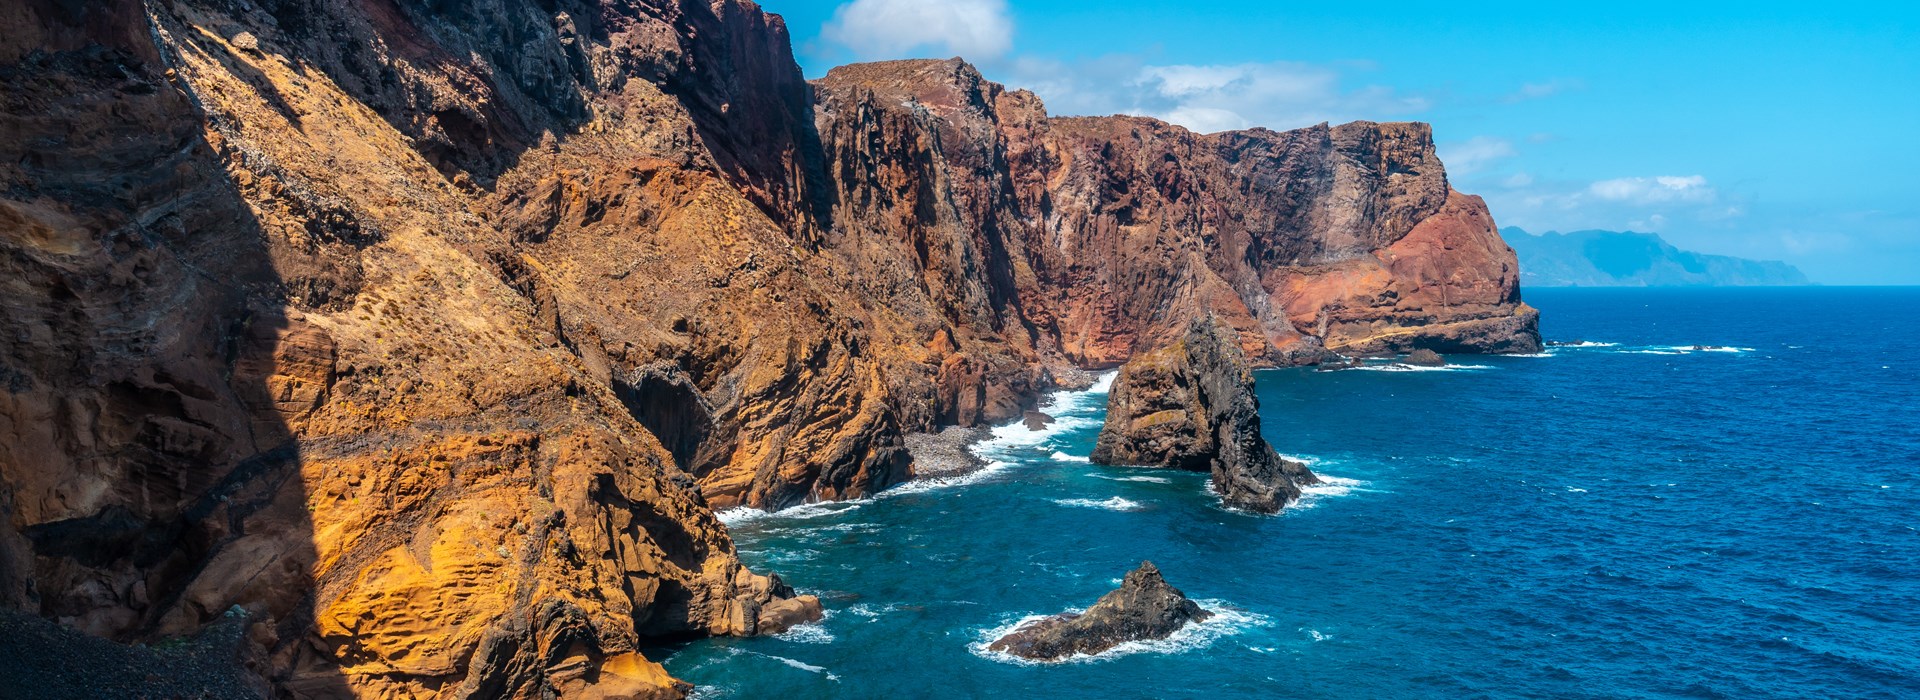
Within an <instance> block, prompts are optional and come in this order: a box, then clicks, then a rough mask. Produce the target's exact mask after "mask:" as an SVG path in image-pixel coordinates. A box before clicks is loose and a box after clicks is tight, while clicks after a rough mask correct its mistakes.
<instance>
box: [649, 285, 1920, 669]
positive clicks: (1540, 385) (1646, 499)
mask: <svg viewBox="0 0 1920 700" xmlns="http://www.w3.org/2000/svg"><path fill="white" fill-rule="evenodd" d="M1527 297H1528V300H1529V302H1530V303H1532V304H1534V305H1535V306H1537V307H1539V308H1540V309H1541V310H1542V311H1543V313H1544V316H1543V322H1542V330H1543V332H1544V334H1545V335H1546V337H1547V338H1548V339H1550V340H1557V341H1563V342H1570V341H1575V340H1579V341H1586V343H1585V344H1584V345H1582V346H1579V347H1559V348H1553V349H1551V350H1549V351H1548V352H1546V353H1543V354H1542V355H1541V356H1536V357H1463V356H1457V357H1453V358H1450V359H1451V360H1452V361H1454V362H1455V363H1458V365H1457V366H1455V367H1452V368H1448V369H1445V370H1438V371H1411V370H1410V369H1409V368H1398V367H1392V366H1380V367H1374V368H1368V369H1363V370H1345V371H1338V372H1313V371H1307V370H1274V371H1263V372H1259V373H1257V374H1258V382H1259V394H1260V399H1261V415H1262V418H1263V420H1264V429H1265V431H1266V434H1267V436H1268V438H1269V440H1270V441H1272V442H1273V444H1274V445H1275V446H1276V447H1277V448H1278V449H1279V450H1280V451H1281V452H1283V453H1286V454H1291V455H1298V456H1301V457H1305V458H1307V459H1309V461H1310V462H1311V463H1312V466H1313V467H1314V469H1315V470H1316V471H1318V472H1319V473H1321V474H1323V475H1325V476H1327V477H1330V482H1331V483H1330V484H1328V485H1325V486H1321V487H1316V488H1314V489H1312V493H1310V494H1309V496H1308V497H1307V498H1306V499H1305V500H1304V501H1303V502H1302V503H1300V504H1299V505H1297V506H1294V507H1292V508H1290V509H1288V510H1287V511H1285V512H1283V513H1282V514H1280V515H1277V516H1270V517H1259V516H1252V515H1245V514H1240V513H1235V512H1229V511H1225V510H1222V509H1221V508H1219V507H1218V506H1217V505H1216V500H1215V498H1214V497H1212V496H1210V495H1209V494H1208V493H1207V492H1206V490H1205V484H1206V478H1205V477H1204V476H1203V475H1197V474H1181V473H1168V472H1163V471H1158V470H1149V469H1129V468H1112V467H1100V466H1095V465H1092V464H1088V463H1086V462H1085V461H1084V456H1085V455H1087V454H1088V453H1089V451H1090V450H1091V447H1092V442H1093V439H1094V436H1095V435H1096V434H1097V432H1098V430H1099V425H1100V418H1101V413H1102V410H1103V408H1104V401H1105V395H1104V394H1101V393H1097V392H1094V393H1083V394H1077V395H1062V396H1061V397H1060V399H1059V403H1058V405H1056V406H1055V407H1054V409H1053V412H1054V413H1056V414H1057V415H1059V416H1060V419H1061V420H1060V422H1059V423H1057V424H1056V425H1055V426H1054V428H1053V429H1051V430H1049V431H1045V432H1041V433H1034V432H1030V431H1027V430H1025V429H1024V428H1023V427H1018V426H1014V427H1008V428H1002V429H1000V430H999V431H997V432H996V438H995V439H994V440H992V441H990V442H988V443H985V444H983V445H982V447H981V448H980V449H981V450H982V451H983V452H984V453H985V454H987V455H988V456H990V457H992V458H993V459H995V460H997V462H996V464H995V466H994V467H993V468H991V469H989V470H987V471H985V472H982V473H980V474H977V475H975V476H972V477H969V478H966V479H961V480H957V481H956V482H951V483H939V484H930V483H916V484H912V485H909V486H906V487H903V488H899V489H896V490H894V491H890V492H888V493H887V494H885V495H883V496H882V497H880V498H878V499H874V500H871V501H865V502H858V503H849V504H826V505H814V506H804V507H801V508H799V509H795V510H790V511H785V512H782V513H777V514H766V515H762V514H742V513H733V514H729V516H728V519H729V520H730V527H731V529H732V531H733V533H734V536H735V538H736V540H737V541H738V543H739V545H740V547H741V550H742V556H743V557H744V558H745V559H746V560H747V562H748V563H749V564H750V565H752V566H753V567H754V568H755V569H757V570H770V571H777V572H779V573H780V574H782V575H783V576H785V577H786V578H787V579H788V580H789V581H790V582H792V583H794V584H795V585H796V586H797V587H799V588H800V589H801V590H803V591H807V592H812V593H816V594H818V595H820V596H821V597H822V598H823V599H824V601H825V603H826V607H827V609H828V611H829V615H828V617H827V618H826V620H825V621H823V622H822V623H820V624H818V625H810V626H806V627H802V628H799V629H798V630H797V631H795V632H790V633H788V634H786V635H782V636H780V637H777V638H763V639H717V640H706V641H701V642H694V643H690V644H687V645H685V646H682V647H679V648H676V649H671V650H665V651H663V652H662V654H663V655H666V656H665V663H666V665H667V668H668V669H669V670H670V671H671V672H672V673H674V674H675V675H676V676H678V677H680V678H683V679H686V680H688V681H691V682H693V683H695V684H697V685H698V686H700V691H699V692H700V693H701V695H702V696H704V697H715V698H720V697H727V698H811V697H844V698H915V697H956V698H985V697H996V698H1009V697H1019V698H1025V697H1050V698H1100V699H1102V700H1111V699H1113V698H1214V699H1218V698H1274V697H1286V698H1401V697H1411V698H1425V697H1446V698H1456V697H1495V698H1504V697H1553V698H1668V697H1689V698H1875V697H1885V698H1895V697H1907V698H1913V697H1920V531H1917V530H1916V529H1915V528H1916V527H1920V478H1916V474H1917V473H1920V326H1917V324H1916V318H1915V315H1914V309H1920V289H1840V288H1835V289H1821V288H1816V289H1786V290H1738V291H1732V290H1689V291H1681V290H1564V291H1562V290H1541V291H1534V290H1529V291H1528V292H1527ZM1695 345H1713V346H1726V347H1727V348H1728V349H1723V350H1710V351H1701V350H1694V349H1692V348H1691V346H1695ZM1143 559H1150V560H1152V561H1154V562H1155V563H1156V564H1157V565H1158V566H1159V567H1160V568H1161V570H1162V571H1163V572H1164V574H1165V575H1166V577H1167V579H1168V580H1169V581H1170V582H1172V583H1173V584H1174V585H1175V586H1178V587H1180V588H1182V589H1184V590H1185V591H1186V592H1187V594H1188V595H1190V596H1192V597H1194V598H1195V599H1198V600H1201V601H1202V604H1203V605H1205V606H1206V607H1209V608H1212V609H1214V610H1216V611H1220V612H1223V613H1224V614H1222V615H1221V616H1219V617H1217V618H1215V619H1214V620H1213V621H1210V622H1208V623H1207V624H1205V625H1202V626H1199V627H1189V628H1188V630H1186V631H1185V632H1183V633H1181V634H1180V635H1177V636H1176V637H1175V638H1174V639H1171V640H1167V641H1164V642H1157V643H1152V644H1143V645H1134V646H1133V647H1132V648H1129V649H1128V650H1127V652H1128V653H1125V654H1121V655H1114V656H1110V657H1108V656H1103V657H1095V658H1093V659H1082V660H1078V661H1075V662H1070V663H1060V664H1032V663H1017V662H1014V661H1013V660H1011V659H1008V658H1005V657H1000V656H997V655H994V654H990V653H986V652H984V650H983V646H984V644H983V643H984V642H985V641H986V640H988V639H990V638H991V637H992V636H994V635H995V634H996V633H998V632H1000V631H1004V630H1005V629H1007V628H1008V627H1009V626H1011V625H1013V624H1015V623H1017V622H1018V621H1019V620H1021V619H1022V618H1024V617H1026V616H1029V615H1034V614H1048V613H1054V612H1058V611H1061V610H1065V609H1072V608H1080V607H1084V606H1086V605H1088V604H1090V603H1092V602H1093V601H1094V600H1095V599H1097V598H1098V597H1099V596H1100V595H1101V594H1102V593H1105V592H1106V591H1108V590H1110V589H1111V588H1113V587H1114V585H1116V583H1117V582H1118V579H1119V577H1120V576H1122V575H1123V574H1125V573H1126V572H1127V571H1128V570H1130V569H1131V568H1133V567H1134V566H1135V565H1137V564H1138V563H1139V562H1140V561H1141V560H1143Z"/></svg>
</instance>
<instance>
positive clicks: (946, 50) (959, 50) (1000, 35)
mask: <svg viewBox="0 0 1920 700" xmlns="http://www.w3.org/2000/svg"><path fill="white" fill-rule="evenodd" d="M820 35H821V37H822V38H824V39H826V40H827V41H830V42H833V43H836V44H840V45H841V46H845V47H847V48H848V49H850V50H851V51H853V53H855V54H857V55H859V56H861V57H863V58H867V59H881V58H905V57H909V56H912V55H914V52H916V51H922V50H927V49H932V50H934V51H936V52H938V53H940V54H941V55H942V56H948V55H956V54H957V55H959V56H961V57H963V58H966V59H968V60H974V61H980V60H989V59H994V58H999V57H1000V56H1004V55H1006V53H1007V52H1008V51H1011V50H1012V49H1013V18H1012V17H1010V16H1009V15H1008V13H1007V3H1006V0H853V2H849V3H847V4H844V5H841V6H840V7H839V8H838V9H836V10H834V13H833V19H832V20H831V21H829V22H827V25H826V26H825V27H823V28H821V31H820Z"/></svg>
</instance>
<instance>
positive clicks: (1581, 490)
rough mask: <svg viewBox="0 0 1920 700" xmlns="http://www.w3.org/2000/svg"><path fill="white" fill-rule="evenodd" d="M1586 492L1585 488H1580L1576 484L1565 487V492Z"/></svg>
mask: <svg viewBox="0 0 1920 700" xmlns="http://www.w3.org/2000/svg"><path fill="white" fill-rule="evenodd" d="M1586 492H1587V490H1586V489H1583V488H1580V487H1577V486H1568V487H1567V493H1586Z"/></svg>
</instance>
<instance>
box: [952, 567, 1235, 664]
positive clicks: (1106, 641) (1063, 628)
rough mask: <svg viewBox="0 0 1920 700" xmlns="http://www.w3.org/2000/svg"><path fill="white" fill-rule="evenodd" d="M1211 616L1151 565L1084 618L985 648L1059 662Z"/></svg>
mask: <svg viewBox="0 0 1920 700" xmlns="http://www.w3.org/2000/svg"><path fill="white" fill-rule="evenodd" d="M1210 617H1213V613H1211V612H1208V611H1206V610H1202V609H1201V608H1200V606H1199V604H1197V603H1194V602H1193V601H1191V600H1187V596H1186V594H1184V593H1181V592H1180V589H1178V588H1174V587H1173V586H1171V585H1169V584H1168V583H1167V581H1166V579H1164V578H1161V576H1160V569H1158V568H1156V567H1155V566H1154V565H1153V562H1141V563H1140V568H1138V569H1134V570H1133V571H1132V572H1131V573H1128V574H1127V577H1126V579H1125V580H1123V581H1122V582H1121V583H1120V587H1119V588H1116V589H1114V590H1113V591H1112V592H1110V593H1108V594H1106V595H1103V596H1100V601H1099V602H1096V603H1094V604H1093V607H1090V608H1087V610H1086V612H1082V613H1062V614H1060V615H1055V616H1053V617H1049V618H1045V619H1042V620H1038V621H1035V622H1031V623H1027V624H1025V625H1022V626H1020V627H1019V628H1018V629H1015V630H1013V631H1012V632H1009V633H1008V634H1007V635H1006V636H1004V637H1001V638H999V639H996V640H994V641H993V642H992V643H991V644H988V645H987V649H988V650H990V651H998V652H1004V653H1007V654H1012V655H1014V656H1018V657H1021V658H1026V659H1035V660H1039V661H1057V660H1060V659H1063V658H1066V657H1069V656H1073V655H1075V654H1098V653H1101V652H1104V651H1107V650H1109V649H1112V648H1114V647H1116V646H1119V645H1121V644H1124V643H1126V642H1135V641H1143V640H1149V639H1166V638H1167V637H1170V636H1173V633H1175V632H1178V631H1180V628H1181V627H1185V626H1186V625H1188V624H1189V623H1196V622H1205V621H1206V620H1207V618H1210Z"/></svg>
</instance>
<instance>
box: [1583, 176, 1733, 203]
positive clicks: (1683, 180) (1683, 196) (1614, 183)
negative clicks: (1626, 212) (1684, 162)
mask: <svg viewBox="0 0 1920 700" xmlns="http://www.w3.org/2000/svg"><path fill="white" fill-rule="evenodd" d="M1587 191H1588V192H1590V193H1592V194H1593V196H1594V197H1597V198H1599V199H1603V200H1606V201H1610V202H1626V203H1629V204H1662V203H1667V202H1690V203H1705V202H1712V201H1714V200H1715V199H1717V198H1718V197H1719V192H1717V191H1715V190H1714V188H1713V186H1712V185H1708V184H1707V178H1705V177H1702V176H1700V175H1686V176H1680V175H1660V176H1657V177H1622V178H1615V179H1612V180H1601V181H1599V182H1596V183H1593V184H1592V185H1589V186H1588V187H1587Z"/></svg>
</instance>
